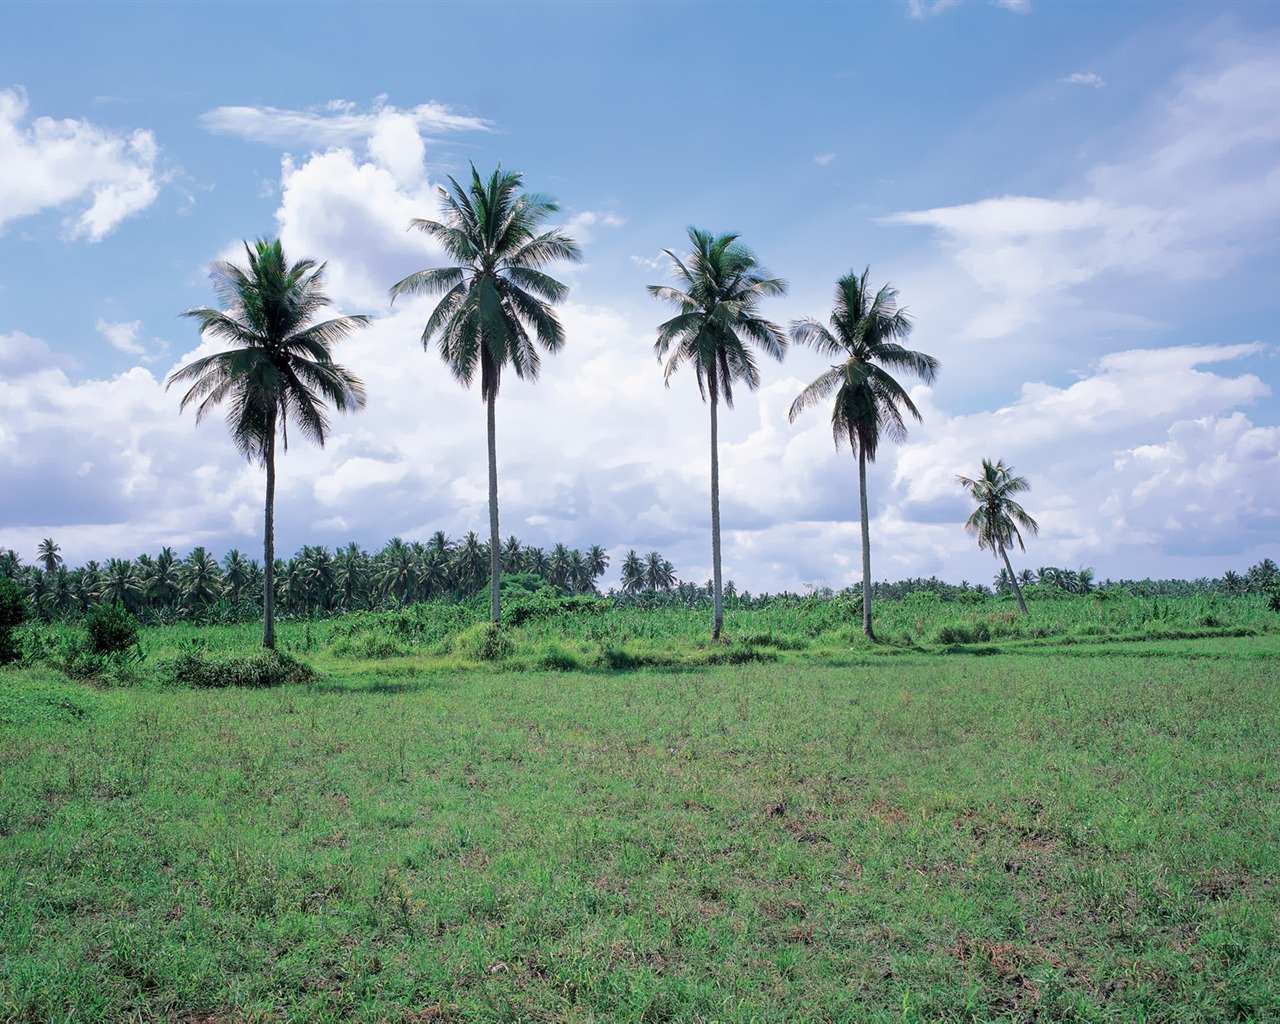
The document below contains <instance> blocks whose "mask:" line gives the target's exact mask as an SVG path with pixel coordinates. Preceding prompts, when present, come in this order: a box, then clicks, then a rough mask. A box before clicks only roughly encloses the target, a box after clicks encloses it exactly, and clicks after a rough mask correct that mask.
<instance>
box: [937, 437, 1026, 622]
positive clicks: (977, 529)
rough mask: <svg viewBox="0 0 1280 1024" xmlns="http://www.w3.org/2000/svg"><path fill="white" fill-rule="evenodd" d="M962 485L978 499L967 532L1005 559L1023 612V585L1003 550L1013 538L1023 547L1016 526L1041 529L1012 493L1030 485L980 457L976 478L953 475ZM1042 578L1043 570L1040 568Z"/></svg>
mask: <svg viewBox="0 0 1280 1024" xmlns="http://www.w3.org/2000/svg"><path fill="white" fill-rule="evenodd" d="M956 479H957V480H958V481H959V482H960V486H961V487H965V488H967V489H968V491H969V496H970V497H971V498H973V500H974V501H976V502H977V503H978V507H977V508H976V509H974V510H973V514H972V515H971V516H969V518H968V520H967V521H966V522H965V524H964V528H965V530H966V531H967V532H969V533H971V534H973V535H974V536H975V537H977V538H978V547H979V548H990V549H991V553H992V554H993V555H995V556H996V557H997V558H1003V559H1004V567H1005V569H1007V570H1008V572H1009V578H1010V580H1011V581H1012V582H1013V592H1014V593H1015V594H1016V595H1017V597H1018V607H1019V608H1021V609H1022V614H1023V615H1026V614H1027V602H1026V601H1024V600H1023V599H1022V588H1021V587H1020V586H1019V585H1018V577H1017V576H1016V575H1014V572H1013V566H1012V565H1010V564H1009V553H1008V551H1007V550H1006V549H1007V548H1008V547H1009V546H1010V545H1011V544H1013V542H1014V541H1017V544H1018V547H1019V548H1020V549H1022V550H1023V551H1026V550H1027V548H1026V545H1025V544H1023V543H1022V534H1021V533H1020V532H1019V531H1018V527H1022V529H1024V530H1028V531H1030V532H1031V533H1032V534H1036V533H1039V532H1040V527H1039V525H1038V524H1037V523H1036V521H1035V520H1034V519H1032V518H1031V516H1029V515H1028V514H1027V511H1026V509H1024V508H1023V507H1022V506H1021V505H1020V504H1018V502H1017V501H1015V500H1014V498H1013V495H1015V494H1020V493H1021V492H1023V491H1027V490H1030V489H1031V485H1030V484H1029V483H1027V479H1026V477H1022V476H1014V475H1013V467H1012V466H1006V465H1005V464H1004V463H1003V462H1001V461H996V462H992V461H991V460H990V459H983V460H982V475H981V476H980V477H978V478H977V479H976V480H971V479H969V477H967V476H959V475H957V476H956ZM1041 577H1042V579H1043V570H1042V571H1041Z"/></svg>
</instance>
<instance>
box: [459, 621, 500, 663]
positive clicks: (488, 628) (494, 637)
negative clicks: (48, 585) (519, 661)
mask: <svg viewBox="0 0 1280 1024" xmlns="http://www.w3.org/2000/svg"><path fill="white" fill-rule="evenodd" d="M514 646H515V645H514V644H513V643H512V641H511V633H510V631H509V630H508V629H507V628H506V627H505V626H502V625H499V624H498V623H495V622H482V623H477V624H476V625H474V626H471V627H470V628H469V629H465V630H463V631H462V632H461V633H459V634H458V637H457V640H456V641H455V644H454V647H455V649H456V650H457V652H458V653H459V654H461V655H462V656H463V657H466V658H470V659H472V660H473V661H502V660H503V659H504V658H506V657H507V656H508V655H510V654H511V651H512V649H513V648H514Z"/></svg>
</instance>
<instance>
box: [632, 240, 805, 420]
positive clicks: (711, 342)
mask: <svg viewBox="0 0 1280 1024" xmlns="http://www.w3.org/2000/svg"><path fill="white" fill-rule="evenodd" d="M689 241H690V243H692V250H691V251H690V253H689V255H688V256H687V257H686V258H685V259H681V258H680V257H679V256H677V255H676V254H675V253H674V252H672V251H671V250H670V249H664V250H663V252H665V253H666V255H667V256H669V257H670V258H671V262H672V263H673V264H674V265H675V272H676V277H677V278H678V279H679V281H680V283H681V286H682V287H679V288H675V287H672V286H670V285H659V284H651V285H649V294H650V295H652V296H654V297H655V298H657V299H661V300H662V301H663V302H666V303H669V304H670V305H672V306H674V307H676V309H678V310H679V312H678V313H677V314H676V315H675V316H674V317H672V318H671V319H670V320H668V321H666V323H664V324H661V325H660V326H659V327H658V340H657V341H656V342H655V343H654V346H653V349H654V352H656V353H657V355H658V357H659V358H660V359H665V360H666V363H665V365H664V366H663V370H662V379H663V381H664V382H665V383H666V384H667V385H668V386H669V385H670V383H671V377H672V374H674V373H675V372H676V370H678V369H679V368H680V366H681V364H683V363H686V362H688V363H692V364H693V370H694V373H695V374H696V376H697V379H698V390H699V391H700V392H701V394H702V397H703V398H704V399H705V398H707V396H708V393H710V397H711V402H712V404H715V403H716V402H717V401H718V400H719V399H724V403H725V405H727V406H728V407H729V408H731V409H732V408H733V383H734V381H738V380H740V381H744V382H745V383H746V385H747V387H748V388H750V389H751V390H752V391H754V390H755V389H756V388H758V387H759V386H760V370H759V368H758V367H757V366H756V361H755V357H754V356H753V355H752V354H751V349H750V348H749V347H748V345H747V343H748V342H750V343H752V344H754V345H757V346H759V348H760V349H761V351H763V352H764V353H765V354H766V355H769V356H772V357H773V358H774V359H777V360H779V361H781V359H782V357H783V356H784V355H785V354H786V351H787V338H786V335H785V334H783V332H782V328H781V327H779V326H778V325H777V324H775V323H771V322H770V321H768V320H765V319H764V318H763V317H762V316H760V312H759V305H760V300H761V299H764V298H768V297H770V296H781V295H785V294H786V293H787V283H786V282H785V281H783V280H781V279H779V278H770V277H767V276H765V273H764V272H763V269H762V268H761V267H760V264H759V262H758V261H757V260H756V256H755V254H754V253H753V252H752V251H751V250H750V249H748V248H747V247H746V246H745V245H743V244H742V243H741V242H739V241H738V236H737V235H735V234H726V235H719V236H713V235H711V234H710V232H707V231H702V230H700V229H699V228H694V227H691V228H689Z"/></svg>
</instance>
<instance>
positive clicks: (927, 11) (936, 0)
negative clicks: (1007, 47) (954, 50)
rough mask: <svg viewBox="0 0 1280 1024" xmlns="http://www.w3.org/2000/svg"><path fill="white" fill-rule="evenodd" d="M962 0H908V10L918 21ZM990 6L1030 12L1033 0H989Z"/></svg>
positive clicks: (1014, 11)
mask: <svg viewBox="0 0 1280 1024" xmlns="http://www.w3.org/2000/svg"><path fill="white" fill-rule="evenodd" d="M961 3H962V0H907V12H908V13H909V14H910V15H911V17H913V18H915V19H916V20H917V21H921V20H923V19H925V18H932V17H934V16H935V15H938V14H942V13H943V12H944V11H949V10H950V9H951V8H953V7H959V6H960V4H961ZM987 5H988V6H990V7H1001V8H1003V9H1004V10H1006V11H1012V12H1013V13H1014V14H1028V13H1030V11H1031V0H987Z"/></svg>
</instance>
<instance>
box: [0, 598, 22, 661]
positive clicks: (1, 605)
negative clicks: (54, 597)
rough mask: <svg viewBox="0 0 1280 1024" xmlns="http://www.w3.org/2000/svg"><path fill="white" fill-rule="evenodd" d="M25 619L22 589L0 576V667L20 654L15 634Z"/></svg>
mask: <svg viewBox="0 0 1280 1024" xmlns="http://www.w3.org/2000/svg"><path fill="white" fill-rule="evenodd" d="M26 618H27V601H26V597H25V596H24V594H23V592H22V588H21V587H19V586H18V584H17V583H15V582H14V581H13V580H11V579H9V578H8V577H7V576H0V665H2V664H4V663H5V662H8V661H14V660H16V659H17V658H18V656H19V654H20V653H21V647H20V645H19V643H18V639H17V635H16V633H17V628H18V627H19V626H21V625H22V623H23V622H25V621H26Z"/></svg>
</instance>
